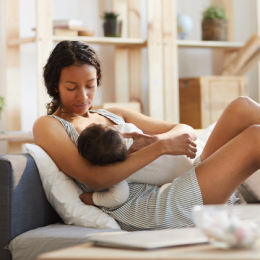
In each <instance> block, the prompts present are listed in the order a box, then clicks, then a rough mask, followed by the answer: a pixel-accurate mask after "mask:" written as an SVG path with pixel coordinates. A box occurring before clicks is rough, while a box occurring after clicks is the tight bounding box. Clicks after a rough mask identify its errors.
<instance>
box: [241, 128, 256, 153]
mask: <svg viewBox="0 0 260 260" xmlns="http://www.w3.org/2000/svg"><path fill="white" fill-rule="evenodd" d="M243 134H244V138H245V142H249V143H250V142H251V144H252V146H253V147H255V148H256V149H258V150H259V151H260V149H259V147H260V125H257V124H254V125H251V126H249V127H248V128H246V129H245V130H244V132H243Z"/></svg>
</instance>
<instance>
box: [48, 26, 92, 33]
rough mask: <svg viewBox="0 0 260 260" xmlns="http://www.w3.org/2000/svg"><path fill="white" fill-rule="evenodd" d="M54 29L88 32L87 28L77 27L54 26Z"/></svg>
mask: <svg viewBox="0 0 260 260" xmlns="http://www.w3.org/2000/svg"><path fill="white" fill-rule="evenodd" d="M53 29H67V30H76V31H83V32H86V31H87V30H88V27H87V26H75V25H53Z"/></svg>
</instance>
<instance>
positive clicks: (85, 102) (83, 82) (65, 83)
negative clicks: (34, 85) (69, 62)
mask: <svg viewBox="0 0 260 260" xmlns="http://www.w3.org/2000/svg"><path fill="white" fill-rule="evenodd" d="M96 92H97V71H96V68H95V67H93V66H91V65H88V64H85V65H82V66H70V67H67V68H64V69H63V70H62V71H61V74H60V81H59V95H60V100H61V103H62V106H63V108H62V109H63V110H64V112H67V113H69V114H71V115H74V114H76V115H84V114H85V113H86V112H87V111H88V110H89V107H90V106H91V104H92V102H93V100H94V98H95V95H96Z"/></svg>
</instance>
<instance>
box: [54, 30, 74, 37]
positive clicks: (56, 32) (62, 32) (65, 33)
mask: <svg viewBox="0 0 260 260" xmlns="http://www.w3.org/2000/svg"><path fill="white" fill-rule="evenodd" d="M54 35H61V36H78V31H76V30H68V29H54Z"/></svg>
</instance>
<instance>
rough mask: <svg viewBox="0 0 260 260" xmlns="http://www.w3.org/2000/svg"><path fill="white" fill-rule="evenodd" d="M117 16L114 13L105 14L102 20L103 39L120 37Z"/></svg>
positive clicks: (119, 23)
mask: <svg viewBox="0 0 260 260" xmlns="http://www.w3.org/2000/svg"><path fill="white" fill-rule="evenodd" d="M118 16H119V14H117V13H114V12H105V13H104V16H103V19H104V24H103V28H104V36H105V37H121V31H122V21H118V20H117V17H118Z"/></svg>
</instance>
